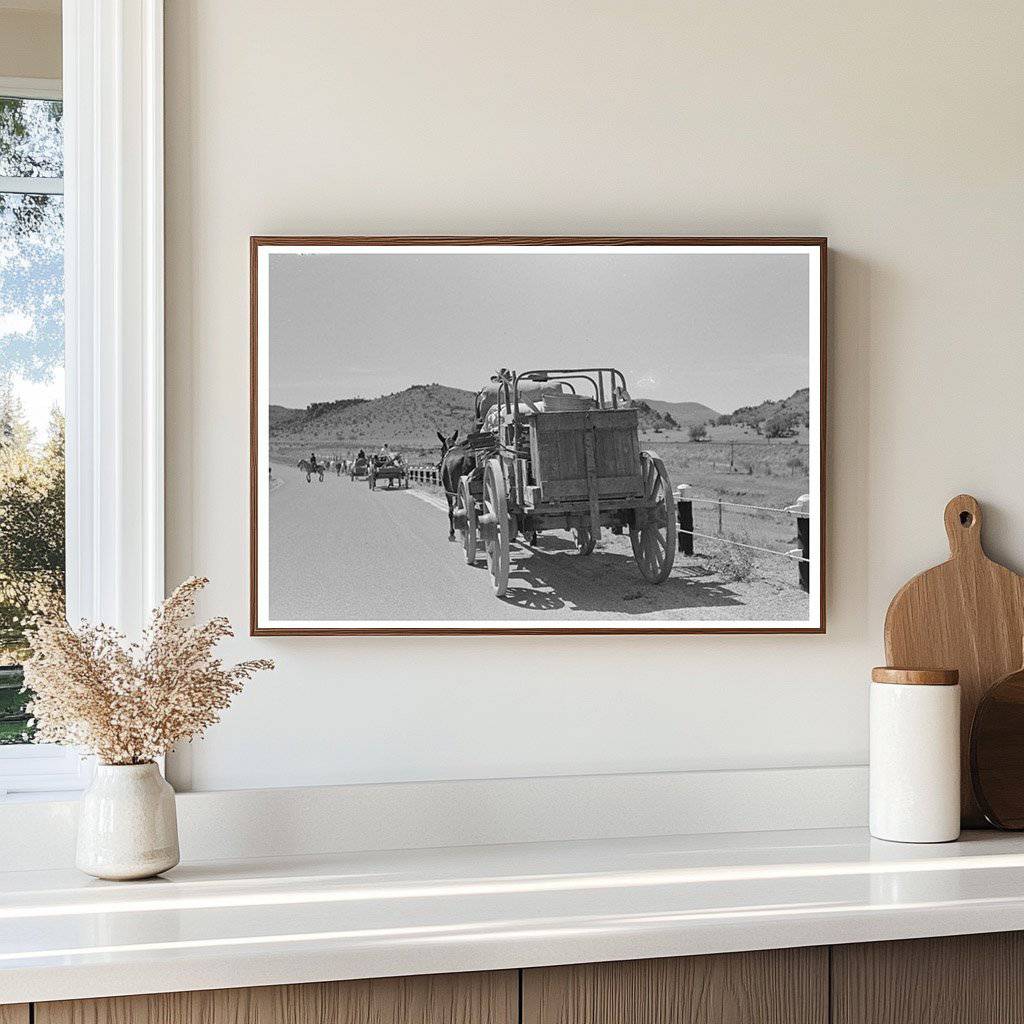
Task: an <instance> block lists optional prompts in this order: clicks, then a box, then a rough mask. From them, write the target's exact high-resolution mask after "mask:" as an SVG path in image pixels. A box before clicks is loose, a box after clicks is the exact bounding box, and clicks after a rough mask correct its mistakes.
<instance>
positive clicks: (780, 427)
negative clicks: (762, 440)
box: [764, 412, 801, 437]
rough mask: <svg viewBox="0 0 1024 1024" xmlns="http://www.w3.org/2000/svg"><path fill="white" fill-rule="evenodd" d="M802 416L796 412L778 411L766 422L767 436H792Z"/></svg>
mask: <svg viewBox="0 0 1024 1024" xmlns="http://www.w3.org/2000/svg"><path fill="white" fill-rule="evenodd" d="M800 422H801V417H800V415H799V413H795V412H777V413H775V414H774V415H773V416H769V417H768V419H767V420H765V424H764V436H765V437H792V436H793V435H794V434H795V433H796V432H797V428H798V427H799V426H800Z"/></svg>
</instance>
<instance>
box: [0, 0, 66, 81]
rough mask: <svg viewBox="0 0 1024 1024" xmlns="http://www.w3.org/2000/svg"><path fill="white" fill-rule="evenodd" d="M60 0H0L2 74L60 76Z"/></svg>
mask: <svg viewBox="0 0 1024 1024" xmlns="http://www.w3.org/2000/svg"><path fill="white" fill-rule="evenodd" d="M60 65H61V46H60V0H0V77H3V78H51V79H54V78H60V77H61V66H60Z"/></svg>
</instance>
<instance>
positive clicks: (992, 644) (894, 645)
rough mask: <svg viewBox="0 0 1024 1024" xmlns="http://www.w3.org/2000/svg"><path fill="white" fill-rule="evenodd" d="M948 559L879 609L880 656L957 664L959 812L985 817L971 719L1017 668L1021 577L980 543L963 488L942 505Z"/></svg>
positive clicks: (1022, 632)
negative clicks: (974, 768) (977, 790)
mask: <svg viewBox="0 0 1024 1024" xmlns="http://www.w3.org/2000/svg"><path fill="white" fill-rule="evenodd" d="M944 518H945V523H946V536H947V537H949V553H950V558H949V561H948V562H943V563H942V565H937V566H935V567H934V568H932V569H926V570H925V571H924V572H922V573H920V574H918V575H917V576H915V577H914V578H913V579H912V580H910V581H909V582H908V583H906V584H904V585H903V587H901V588H900V590H899V591H898V592H897V594H896V596H895V597H894V598H893V599H892V602H891V603H890V605H889V610H888V612H886V615H885V657H886V662H887V664H888V665H890V666H892V667H894V668H955V669H959V670H960V687H961V700H962V705H961V712H960V756H961V771H960V815H961V819H962V821H963V825H964V827H965V828H981V827H984V826H985V824H986V822H985V819H984V816H983V815H982V813H981V809H980V808H979V807H978V804H977V802H976V801H975V799H974V794H973V792H972V790H971V773H970V766H969V756H970V733H971V723H972V721H973V719H974V711H975V709H976V708H977V706H978V702H979V701H980V700H981V698H982V697H983V696H984V694H985V693H986V692H987V690H988V688H989V687H990V686H991V685H992V684H993V683H995V682H997V681H998V680H1000V679H1002V678H1003V677H1004V676H1006V675H1009V674H1010V673H1011V672H1013V671H1015V670H1017V669H1019V668H1020V652H1021V642H1022V637H1024V577H1021V576H1018V575H1017V574H1016V573H1015V572H1011V571H1010V570H1009V569H1007V568H1005V567H1004V566H1002V565H999V564H997V563H996V562H993V561H992V560H991V559H990V558H989V557H988V556H987V555H986V554H985V552H984V550H983V548H982V545H981V520H982V516H981V508H980V506H979V505H978V502H977V501H975V499H974V498H972V497H971V496H970V495H969V494H959V495H957V496H956V497H955V498H954V499H953V500H952V501H950V503H949V504H948V505H947V506H946V511H945V516H944Z"/></svg>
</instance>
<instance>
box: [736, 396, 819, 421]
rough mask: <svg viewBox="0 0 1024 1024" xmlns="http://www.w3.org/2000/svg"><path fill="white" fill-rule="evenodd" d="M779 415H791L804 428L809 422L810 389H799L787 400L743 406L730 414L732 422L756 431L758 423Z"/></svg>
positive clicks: (767, 401) (766, 401) (771, 400)
mask: <svg viewBox="0 0 1024 1024" xmlns="http://www.w3.org/2000/svg"><path fill="white" fill-rule="evenodd" d="M779 413H792V414H793V416H794V417H795V418H796V419H797V420H798V422H799V424H800V426H806V425H807V423H808V422H809V421H810V389H809V388H800V389H799V390H797V391H794V392H793V394H791V395H790V396H789V398H782V399H776V400H773V399H765V401H763V402H762V403H761V404H760V405H745V406H743V407H742V408H740V409H737V410H736V411H735V412H734V413H732V422H733V423H746V424H747V425H748V426H751V427H754V428H755V429H756V428H757V426H758V424H759V423H763V422H765V421H766V420H768V419H770V418H771V417H772V416H776V415H778V414H779Z"/></svg>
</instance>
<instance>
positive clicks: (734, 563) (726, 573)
mask: <svg viewBox="0 0 1024 1024" xmlns="http://www.w3.org/2000/svg"><path fill="white" fill-rule="evenodd" d="M707 566H708V570H709V571H710V572H712V573H714V574H715V575H716V576H720V577H721V578H722V580H723V581H724V582H726V583H747V582H749V581H750V580H752V579H753V578H754V577H755V576H756V575H757V572H756V569H757V565H756V563H755V561H754V552H753V551H748V550H747V549H746V548H738V547H735V546H734V545H732V544H722V545H720V547H719V550H718V551H715V552H713V553H712V554H711V555H709V557H708V560H707Z"/></svg>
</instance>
